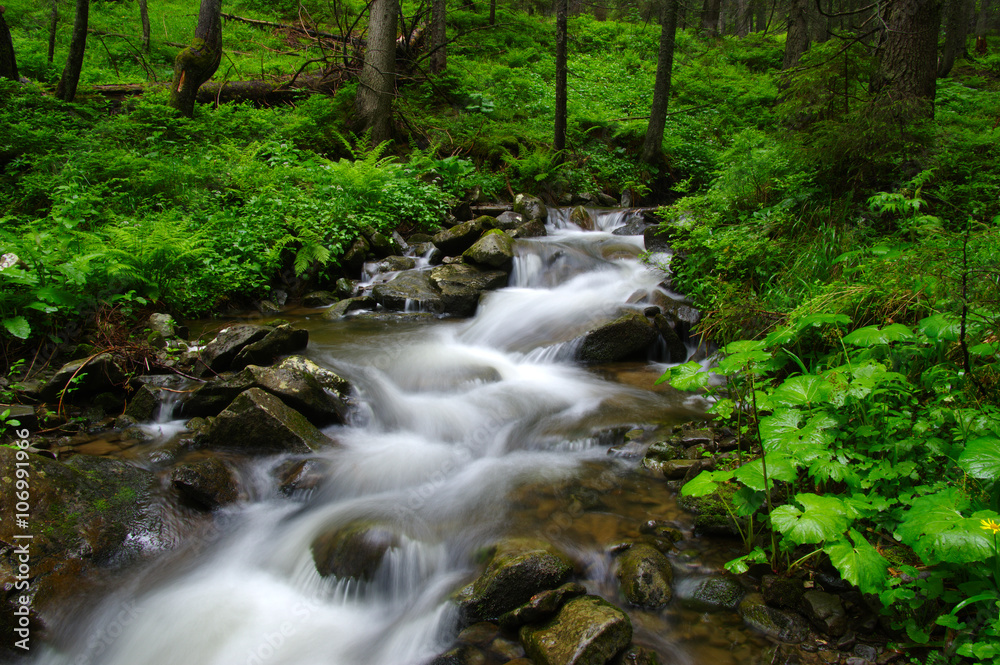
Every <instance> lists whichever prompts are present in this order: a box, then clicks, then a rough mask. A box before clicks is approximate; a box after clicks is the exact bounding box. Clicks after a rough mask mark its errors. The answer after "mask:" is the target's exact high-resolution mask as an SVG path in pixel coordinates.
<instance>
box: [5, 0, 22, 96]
mask: <svg viewBox="0 0 1000 665" xmlns="http://www.w3.org/2000/svg"><path fill="white" fill-rule="evenodd" d="M3 13H4V8H3V7H0V78H3V79H10V80H11V81H17V80H19V79H20V78H21V77H20V76H18V75H17V59H16V58H15V57H14V42H13V41H12V40H11V38H10V28H8V27H7V20H6V19H4V17H3Z"/></svg>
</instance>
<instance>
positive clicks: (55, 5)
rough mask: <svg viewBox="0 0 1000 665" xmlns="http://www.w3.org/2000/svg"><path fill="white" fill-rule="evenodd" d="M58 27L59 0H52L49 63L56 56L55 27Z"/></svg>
mask: <svg viewBox="0 0 1000 665" xmlns="http://www.w3.org/2000/svg"><path fill="white" fill-rule="evenodd" d="M58 27H59V0H52V13H51V14H50V15H49V64H51V63H52V61H53V60H55V57H56V28H58Z"/></svg>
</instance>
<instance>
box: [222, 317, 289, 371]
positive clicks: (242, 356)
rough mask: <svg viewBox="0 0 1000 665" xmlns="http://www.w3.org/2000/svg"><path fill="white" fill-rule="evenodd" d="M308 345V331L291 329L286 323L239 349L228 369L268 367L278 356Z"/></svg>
mask: <svg viewBox="0 0 1000 665" xmlns="http://www.w3.org/2000/svg"><path fill="white" fill-rule="evenodd" d="M308 344H309V331H308V330H305V329H301V328H300V329H296V328H292V326H290V325H289V324H287V323H286V324H283V325H280V326H278V327H276V328H272V329H271V330H270V331H268V333H267V334H266V335H265V336H264V337H263V338H262V339H259V340H257V341H254V342H251V343H249V344H247V345H246V346H244V347H243V348H242V349H240V350H239V352H237V354H236V357H235V358H233V361H232V363H231V364H230V366H229V369H231V370H241V369H243V368H244V367H246V366H247V365H270V364H271V363H273V362H274V361H275V360H277V359H278V356H284V355H287V354H289V353H295V352H296V351H301V350H302V349H304V348H306V345H308Z"/></svg>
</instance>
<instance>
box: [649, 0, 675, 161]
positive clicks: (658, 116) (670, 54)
mask: <svg viewBox="0 0 1000 665" xmlns="http://www.w3.org/2000/svg"><path fill="white" fill-rule="evenodd" d="M679 4H680V0H664V2H663V6H662V7H661V10H660V11H661V13H660V51H659V53H658V54H657V57H656V83H654V84H653V105H652V106H651V107H650V109H649V124H648V125H646V138H645V139H644V140H643V142H642V154H641V156H640V159H641V160H642V161H643V162H645V163H647V164H653V163H654V162H657V161H660V160H662V158H663V128H664V127H665V126H666V123H667V107H668V106H669V105H670V74H671V72H672V70H673V68H674V38H675V37H676V35H677V11H678V6H679Z"/></svg>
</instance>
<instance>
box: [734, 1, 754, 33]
mask: <svg viewBox="0 0 1000 665" xmlns="http://www.w3.org/2000/svg"><path fill="white" fill-rule="evenodd" d="M752 23H753V12H752V10H751V7H750V0H737V1H736V36H737V37H746V36H747V35H749V34H750V29H751V28H752V27H753V26H752Z"/></svg>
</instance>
